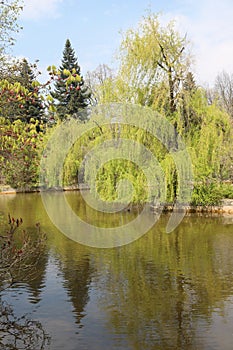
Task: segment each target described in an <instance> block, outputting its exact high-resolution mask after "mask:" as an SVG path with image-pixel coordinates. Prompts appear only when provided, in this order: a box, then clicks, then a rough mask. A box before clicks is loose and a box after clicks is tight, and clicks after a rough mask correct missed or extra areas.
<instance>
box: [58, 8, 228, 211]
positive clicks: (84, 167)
mask: <svg viewBox="0 0 233 350" xmlns="http://www.w3.org/2000/svg"><path fill="white" fill-rule="evenodd" d="M188 44H189V43H188V40H187V38H186V36H182V35H181V34H180V33H179V32H178V31H177V30H176V29H175V23H174V22H173V21H171V22H170V23H168V24H167V25H165V26H162V25H161V22H160V20H159V16H158V15H154V14H151V13H149V14H148V15H147V16H146V17H144V18H143V20H142V21H141V22H140V23H139V26H138V27H137V28H136V29H129V30H128V31H127V32H126V33H125V35H124V37H123V40H122V43H121V45H120V50H119V60H120V66H119V71H118V73H117V74H116V76H113V75H106V76H105V77H104V79H102V80H101V81H100V80H99V81H98V82H97V83H96V85H95V90H96V91H98V94H97V95H96V96H98V97H97V100H98V101H97V102H98V103H99V105H101V104H108V103H109V104H111V103H122V104H131V105H134V106H139V107H143V108H148V109H149V110H150V111H154V113H156V112H159V114H160V118H163V119H164V120H166V121H167V122H168V123H169V128H170V127H171V128H172V130H173V131H172V133H173V134H172V133H171V132H169V130H168V129H169V128H168V127H167V124H166V125H165V124H164V128H165V130H162V129H161V135H160V136H161V137H160V136H159V133H157V134H156V135H157V137H156V136H155V134H153V133H150V132H148V131H146V130H150V129H151V130H155V129H156V128H157V131H158V129H159V128H160V127H161V125H162V124H161V125H157V122H156V120H154V119H151V120H150V119H148V120H146V122H145V125H143V123H141V124H140V125H141V127H136V126H134V127H133V126H132V125H124V124H121V123H115V124H114V123H112V122H111V123H107V125H104V126H101V127H100V125H99V124H98V123H96V120H95V118H94V119H93V118H91V120H90V121H89V122H88V123H87V124H90V125H92V127H91V128H89V129H88V132H87V131H84V132H83V134H82V137H80V138H79V139H78V140H77V141H75V142H74V143H73V145H72V147H71V149H70V151H69V152H68V154H67V156H66V159H65V163H64V172H63V182H64V184H65V185H70V184H77V183H79V182H82V181H83V182H85V181H94V180H95V181H96V189H97V191H98V192H99V195H100V196H101V197H102V198H103V199H105V200H109V201H114V200H117V198H118V197H117V196H118V194H117V192H119V191H123V190H125V193H124V191H123V192H122V198H124V196H125V198H127V196H128V192H127V188H125V189H123V187H124V186H121V185H120V184H122V183H124V182H122V181H123V180H124V181H126V182H127V181H128V182H130V183H132V186H133V188H134V190H133V194H132V198H131V200H132V201H133V202H145V201H147V200H148V193H147V188H146V181H145V176H146V175H145V174H146V171H147V170H148V169H150V170H151V171H152V172H153V171H154V172H155V173H156V171H157V170H156V169H154V168H153V166H154V163H153V162H152V161H151V160H150V159H149V158H150V157H149V158H147V156H145V154H146V153H145V149H147V150H148V151H150V152H151V153H152V154H153V155H154V156H155V157H156V159H157V161H158V163H159V166H160V168H161V172H163V176H162V177H163V178H164V185H163V186H164V187H165V201H167V202H174V201H175V200H176V198H177V197H178V196H180V195H181V192H182V191H183V192H184V191H185V189H184V188H183V189H182V188H181V185H180V182H181V179H180V175H179V172H180V170H181V169H182V166H184V167H185V160H184V161H183V164H182V162H181V165H180V169H179V168H177V163H176V161H175V159H174V154H175V153H176V151H177V149H176V142H177V140H178V138H179V137H180V136H181V137H182V139H183V141H184V144H185V147H186V150H187V151H188V152H189V155H190V157H191V162H192V167H193V173H194V178H193V183H192V185H193V187H194V190H193V198H192V202H193V203H194V204H214V203H217V202H218V201H219V200H220V199H221V198H222V197H224V196H226V197H230V196H233V193H232V186H231V185H225V184H224V182H225V181H228V180H232V178H233V174H232V154H233V152H232V141H233V135H232V124H231V121H230V117H229V115H228V114H227V113H226V112H224V111H222V110H221V109H220V108H219V107H218V104H217V103H215V102H212V104H209V103H208V99H207V97H206V93H205V91H204V90H203V89H201V88H199V87H197V86H196V84H195V80H194V76H193V74H192V72H191V62H192V56H191V54H190V52H189V46H188ZM110 109H111V108H110ZM137 118H138V119H140V118H142V117H141V116H140V114H137V115H135V120H137ZM100 124H101V123H100ZM150 124H151V125H150ZM101 125H102V124H101ZM144 126H145V128H144ZM80 127H81V126H80ZM147 127H148V128H147ZM65 138H67V137H66V136H65ZM120 140H131V141H132V142H135V143H137V144H140V145H142V147H141V150H140V151H138V152H139V153H138V154H137V147H136V146H135V147H134V149H133V150H132V152H131V153H130V152H129V157H131V158H133V154H137V159H138V160H139V159H141V160H143V161H142V162H141V163H140V164H142V165H140V167H138V166H137V164H135V163H134V162H133V161H129V160H128V159H127V157H126V159H125V158H124V154H119V153H117V152H118V148H119V147H118V146H119V142H120ZM110 141H111V142H112V143H110V144H111V147H112V148H111V147H110V146H109V145H110V144H109V143H108V142H110ZM102 144H105V145H106V149H107V148H108V152H110V151H109V149H110V148H111V149H112V157H111V160H107V161H106V162H105V163H104V164H102V165H101V166H100V165H99V163H100V161H99V160H98V158H96V159H95V160H93V161H92V162H91V163H90V162H88V159H89V155H91V154H92V152H93V150H94V149H99V150H100V152H102V154H105V153H106V149H105V148H104V147H102V148H98V147H100V145H102ZM165 145H167V147H166V146H165ZM169 145H171V147H170V146H169ZM143 147H144V148H143ZM125 148H128V144H127V142H126V143H125ZM173 148H174V149H173ZM128 151H129V149H128ZM140 152H141V153H140ZM115 158H116V159H115ZM93 174H95V179H94V180H93ZM158 177H159V176H158ZM158 184H159V186H160V183H159V180H157V179H156V180H155V185H154V187H155V189H154V195H155V196H157V195H158V189H156V186H157V187H159V186H158ZM91 186H92V183H91ZM125 186H126V185H125ZM126 187H127V186H126ZM160 187H161V186H160ZM184 197H185V194H184Z"/></svg>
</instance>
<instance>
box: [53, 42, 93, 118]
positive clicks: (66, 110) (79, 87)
mask: <svg viewBox="0 0 233 350" xmlns="http://www.w3.org/2000/svg"><path fill="white" fill-rule="evenodd" d="M59 73H60V74H59V78H58V79H57V81H56V83H55V90H54V92H53V93H52V96H53V98H54V99H55V100H56V101H57V113H58V116H59V118H60V119H61V120H64V119H65V118H66V117H67V116H72V117H75V118H77V119H79V120H82V121H83V120H86V119H87V111H86V107H87V106H88V103H89V99H90V91H89V90H88V88H87V87H86V86H85V84H84V80H83V77H82V76H81V75H80V67H79V65H78V61H77V58H76V57H75V52H74V50H73V48H72V47H71V43H70V41H69V39H67V40H66V43H65V48H64V51H63V58H62V64H61V66H60V68H59ZM67 80H69V85H68V86H67Z"/></svg>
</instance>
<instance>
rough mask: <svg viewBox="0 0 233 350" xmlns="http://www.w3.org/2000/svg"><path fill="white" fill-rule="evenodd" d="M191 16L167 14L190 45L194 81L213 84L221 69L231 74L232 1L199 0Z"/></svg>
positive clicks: (232, 38)
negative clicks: (174, 21) (188, 40)
mask: <svg viewBox="0 0 233 350" xmlns="http://www.w3.org/2000/svg"><path fill="white" fill-rule="evenodd" d="M192 10H193V11H192V13H189V14H179V13H178V14H174V13H171V14H169V17H171V18H173V19H174V18H175V19H176V21H177V26H178V30H179V32H181V33H187V36H188V39H190V40H191V42H192V52H193V54H194V59H195V71H196V78H197V82H198V83H200V84H204V83H209V84H210V85H213V84H214V80H215V78H216V75H217V74H218V73H220V72H221V71H222V70H226V71H227V72H228V73H233V60H232V57H233V26H232V18H233V2H232V0H221V1H215V2H213V1H212V0H202V1H196V2H195V5H194V4H193V6H192Z"/></svg>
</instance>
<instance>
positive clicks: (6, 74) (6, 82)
mask: <svg viewBox="0 0 233 350" xmlns="http://www.w3.org/2000/svg"><path fill="white" fill-rule="evenodd" d="M36 70H37V66H36V64H29V63H28V61H27V60H26V59H23V60H19V61H16V62H12V63H10V64H7V65H6V67H5V69H2V70H1V81H0V111H1V116H3V117H5V118H8V119H10V120H11V121H13V120H15V119H21V120H22V121H26V122H29V121H30V119H31V118H34V119H38V120H40V119H42V118H43V117H44V109H45V107H44V103H43V97H42V96H40V90H41V87H42V84H40V83H39V82H38V81H37V80H36V74H37V72H36ZM38 74H39V73H38Z"/></svg>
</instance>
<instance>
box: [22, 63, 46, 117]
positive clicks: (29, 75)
mask: <svg viewBox="0 0 233 350" xmlns="http://www.w3.org/2000/svg"><path fill="white" fill-rule="evenodd" d="M33 67H34V68H35V65H30V64H29V63H28V61H27V60H26V59H23V61H22V64H21V66H20V77H19V78H18V80H19V82H20V83H21V84H22V85H23V86H24V87H26V88H27V89H28V90H29V92H35V86H34V85H33V82H35V81H36V76H35V74H34V72H33ZM20 115H22V117H24V118H25V119H26V121H27V122H29V121H30V119H31V118H33V119H36V120H37V119H38V120H40V119H42V117H43V115H44V107H43V103H42V100H41V98H40V97H39V96H34V98H33V99H30V100H29V101H26V103H25V105H24V108H23V110H21V112H20Z"/></svg>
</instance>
